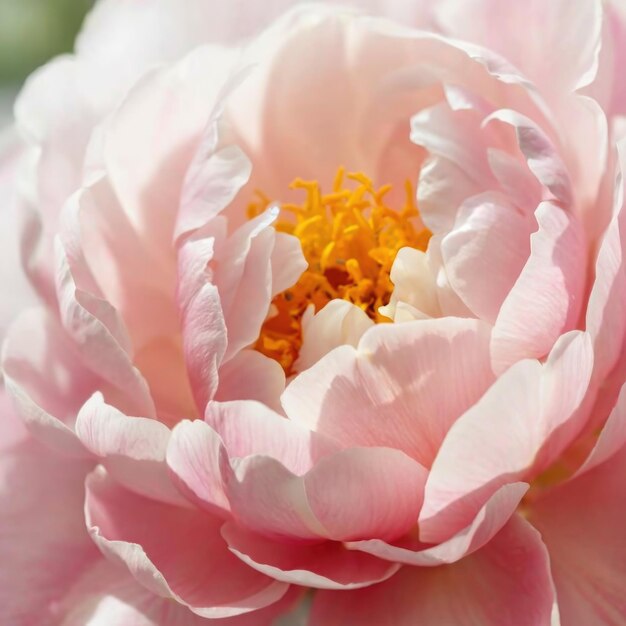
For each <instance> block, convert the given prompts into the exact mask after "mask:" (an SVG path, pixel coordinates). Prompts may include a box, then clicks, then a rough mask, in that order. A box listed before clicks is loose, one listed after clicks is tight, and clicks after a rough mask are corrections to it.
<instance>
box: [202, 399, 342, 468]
mask: <svg viewBox="0 0 626 626" xmlns="http://www.w3.org/2000/svg"><path fill="white" fill-rule="evenodd" d="M205 421H206V422H207V423H208V424H209V426H211V428H212V429H214V430H215V432H217V433H218V434H219V436H220V438H221V440H222V441H223V442H224V445H225V447H226V449H227V450H228V454H229V456H230V457H231V458H243V457H248V456H253V455H265V456H270V457H273V458H274V459H276V460H278V461H280V462H281V463H282V464H283V465H284V466H285V467H286V468H287V469H288V470H289V471H290V472H293V473H294V474H297V475H302V474H304V473H306V472H308V471H309V470H310V469H311V468H312V467H313V466H314V465H315V464H316V463H317V462H318V461H319V460H320V459H322V458H323V457H324V456H327V455H329V454H331V453H332V452H335V451H336V450H337V447H336V445H335V444H334V443H333V442H331V441H329V440H328V439H326V438H325V437H324V436H323V435H321V434H319V433H316V432H315V431H311V430H309V429H308V428H306V427H305V426H303V425H302V424H299V423H297V422H293V421H291V420H288V419H285V418H284V417H283V416H282V415H279V414H278V413H276V412H275V411H272V410H271V409H269V408H268V407H267V406H264V405H263V404H261V403H259V402H251V401H238V402H212V403H211V404H209V406H208V407H207V412H206V415H205Z"/></svg>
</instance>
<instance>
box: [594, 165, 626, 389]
mask: <svg viewBox="0 0 626 626" xmlns="http://www.w3.org/2000/svg"><path fill="white" fill-rule="evenodd" d="M614 183H615V192H614V198H613V215H612V218H611V221H610V223H609V225H608V227H607V229H606V231H605V233H604V236H603V238H602V241H601V243H600V248H599V250H598V255H597V257H596V265H595V279H594V282H593V287H592V289H591V294H590V295H589V303H588V305H587V316H586V328H587V330H588V332H589V333H590V335H591V336H592V338H593V342H594V352H595V366H594V379H596V380H602V379H604V378H605V376H607V374H608V373H609V372H610V371H611V369H612V368H613V366H614V365H615V364H616V362H617V359H618V358H619V355H620V353H621V351H622V349H623V346H624V340H625V337H626V319H625V318H624V315H622V312H623V311H624V308H626V271H625V263H626V260H625V259H624V253H623V251H624V249H625V246H626V234H625V230H626V224H625V223H624V222H625V220H626V210H624V185H623V180H622V173H621V171H620V169H619V168H618V169H617V172H616V175H615V181H614Z"/></svg>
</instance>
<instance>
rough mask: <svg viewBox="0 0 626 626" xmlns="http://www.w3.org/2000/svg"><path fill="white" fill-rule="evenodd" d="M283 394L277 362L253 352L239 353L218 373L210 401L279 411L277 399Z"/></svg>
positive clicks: (282, 374) (283, 386) (283, 372)
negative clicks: (250, 403) (258, 404)
mask: <svg viewBox="0 0 626 626" xmlns="http://www.w3.org/2000/svg"><path fill="white" fill-rule="evenodd" d="M284 390H285V371H284V370H283V368H282V367H281V366H280V364H279V363H278V362H277V361H274V360H273V359H270V358H268V357H266V356H265V355H263V354H261V353H260V352H257V351H256V350H242V351H241V352H239V353H238V354H237V355H235V356H234V357H233V358H232V359H230V361H228V362H227V363H225V364H224V365H222V367H221V368H220V371H219V387H218V388H217V391H216V393H215V396H214V399H215V400H216V401H218V402H227V401H229V400H256V401H257V402H261V403H262V404H265V405H266V406H268V407H270V408H271V409H273V410H276V411H280V410H281V406H280V396H281V394H282V393H283V391H284Z"/></svg>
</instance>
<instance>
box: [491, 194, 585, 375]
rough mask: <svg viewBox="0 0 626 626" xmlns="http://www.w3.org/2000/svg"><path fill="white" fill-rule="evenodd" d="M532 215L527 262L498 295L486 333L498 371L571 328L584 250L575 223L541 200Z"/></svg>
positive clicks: (539, 351) (543, 350) (537, 352)
mask: <svg viewBox="0 0 626 626" xmlns="http://www.w3.org/2000/svg"><path fill="white" fill-rule="evenodd" d="M535 216H536V218H537V222H538V224H539V230H538V231H537V232H536V233H535V234H534V235H533V236H532V237H531V244H530V245H531V252H530V257H529V259H528V262H527V263H526V265H525V266H524V269H523V270H522V273H521V274H520V276H519V278H518V279H517V281H516V282H515V285H514V286H513V289H512V290H511V292H510V293H509V295H508V296H507V298H506V299H505V300H504V303H503V305H502V308H501V309H500V314H499V315H498V318H497V320H496V324H495V328H494V331H493V336H492V355H493V360H494V363H495V365H496V368H497V370H498V371H500V372H502V371H504V370H505V369H506V368H507V367H509V366H510V365H511V364H513V363H515V362H516V361H519V360H520V359H523V358H542V357H544V356H545V355H546V354H547V353H548V352H549V351H550V349H551V348H552V346H553V345H554V342H555V341H556V340H557V338H558V337H559V335H561V334H562V333H563V332H566V331H567V330H570V329H572V328H574V327H575V325H576V323H577V321H578V316H579V314H580V308H581V303H582V296H583V289H584V285H585V272H586V265H585V264H586V253H585V245H584V240H583V235H582V232H581V228H580V223H579V222H578V220H576V218H574V217H572V216H571V215H568V214H567V213H565V212H564V211H563V210H562V209H560V208H559V207H558V206H557V205H555V204H552V203H549V202H542V203H541V204H540V205H539V207H538V209H537V211H536V213H535Z"/></svg>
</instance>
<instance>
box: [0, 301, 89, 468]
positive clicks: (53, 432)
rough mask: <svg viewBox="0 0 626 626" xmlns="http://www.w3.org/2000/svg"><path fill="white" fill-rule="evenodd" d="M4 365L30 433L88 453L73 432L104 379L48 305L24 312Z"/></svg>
mask: <svg viewBox="0 0 626 626" xmlns="http://www.w3.org/2000/svg"><path fill="white" fill-rule="evenodd" d="M2 368H3V371H4V379H5V384H6V388H7V391H8V392H9V394H10V395H11V396H12V397H13V400H14V402H15V406H16V409H17V411H18V414H19V415H20V417H21V418H22V420H23V421H24V422H25V424H26V426H27V427H28V429H29V430H30V431H31V433H33V435H35V436H36V437H37V438H38V439H40V440H41V441H43V442H44V443H46V445H48V446H50V447H51V448H53V449H54V450H57V451H58V452H60V453H62V454H69V455H71V456H88V452H87V451H86V450H85V448H84V446H83V445H82V443H81V442H80V441H79V440H78V438H77V437H76V435H75V434H74V431H73V428H74V421H75V419H76V414H77V413H78V410H79V408H80V407H81V405H82V404H83V402H84V401H85V400H87V398H88V397H89V396H90V395H91V394H92V393H93V392H94V391H95V389H96V387H97V385H98V382H99V381H98V379H97V378H96V377H95V376H94V375H93V374H92V373H91V372H90V371H89V370H87V369H86V368H85V367H84V366H83V364H82V362H81V360H80V357H79V355H78V354H77V353H76V348H75V347H74V345H73V344H72V342H71V341H70V340H69V339H68V338H67V336H66V334H65V331H64V330H63V329H62V328H61V327H60V326H59V324H58V322H57V321H56V320H55V319H54V318H53V317H52V316H51V315H49V314H48V313H46V312H45V311H44V310H43V309H31V310H29V311H26V312H24V313H23V314H22V315H21V316H20V317H19V318H18V320H17V321H16V322H15V323H14V325H13V326H12V327H11V329H10V330H9V333H8V336H7V339H6V342H5V344H4V350H3V362H2ZM50 372H55V373H56V376H51V375H50Z"/></svg>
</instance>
